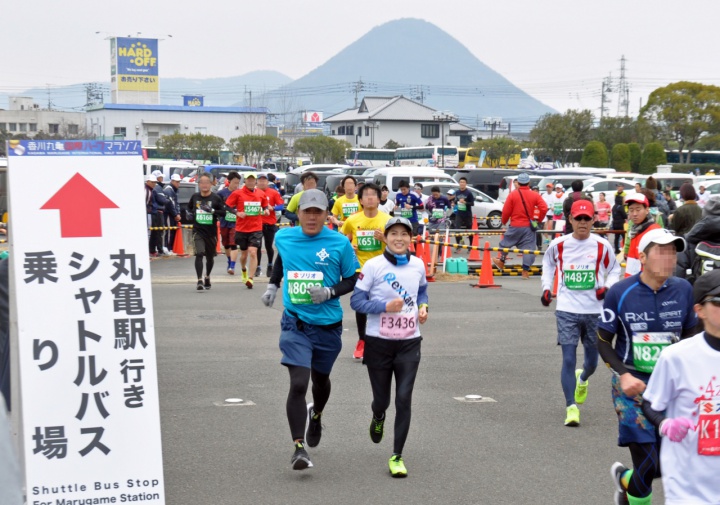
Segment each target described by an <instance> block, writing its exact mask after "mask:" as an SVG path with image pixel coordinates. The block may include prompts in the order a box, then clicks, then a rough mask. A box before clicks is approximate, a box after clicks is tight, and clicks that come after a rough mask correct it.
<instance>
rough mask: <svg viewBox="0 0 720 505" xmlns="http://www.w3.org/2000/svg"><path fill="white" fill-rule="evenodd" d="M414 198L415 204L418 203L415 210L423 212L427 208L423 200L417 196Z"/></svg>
mask: <svg viewBox="0 0 720 505" xmlns="http://www.w3.org/2000/svg"><path fill="white" fill-rule="evenodd" d="M413 196H414V197H415V202H416V204H415V210H423V209H424V208H425V206H424V205H423V201H422V199H421V198H420V197H419V196H417V195H413Z"/></svg>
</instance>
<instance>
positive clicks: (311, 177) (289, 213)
mask: <svg viewBox="0 0 720 505" xmlns="http://www.w3.org/2000/svg"><path fill="white" fill-rule="evenodd" d="M317 183H318V176H317V175H315V174H314V173H312V172H303V174H302V175H301V176H300V184H299V185H300V186H302V190H301V191H296V192H295V194H294V195H293V196H292V198H290V201H289V202H288V204H287V208H286V209H285V217H286V218H287V219H288V221H290V223H292V226H295V223H297V208H298V203H299V202H300V197H301V196H302V194H303V191H307V190H308V189H316V188H317Z"/></svg>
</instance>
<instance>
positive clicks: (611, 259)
mask: <svg viewBox="0 0 720 505" xmlns="http://www.w3.org/2000/svg"><path fill="white" fill-rule="evenodd" d="M594 215H595V209H594V206H593V204H592V203H590V202H588V201H587V200H578V201H576V202H575V203H574V204H573V205H572V208H571V209H570V215H569V216H568V217H569V220H570V224H571V225H572V227H573V232H572V234H571V235H563V236H561V237H558V238H556V239H555V240H553V241H552V242H550V245H549V246H548V250H547V251H545V257H544V258H543V274H542V289H543V293H542V297H541V301H542V304H543V305H545V306H546V307H548V306H550V303H552V288H553V277H554V276H555V272H556V269H557V276H558V296H557V310H556V312H555V317H556V318H557V331H558V345H560V346H561V347H562V356H563V364H562V368H561V370H560V383H561V385H562V389H563V393H565V408H566V417H565V426H579V425H580V410H579V409H578V405H582V404H583V403H585V400H586V399H587V391H588V379H589V377H590V376H591V375H592V374H593V373H594V372H595V369H596V368H597V364H598V351H597V325H598V317H599V316H600V313H601V312H602V301H601V300H602V299H603V298H604V296H605V292H606V291H607V290H608V288H610V287H611V286H612V285H613V284H615V283H616V282H617V281H618V279H619V278H620V265H619V264H618V262H617V260H616V259H615V255H614V254H613V248H612V246H611V245H610V243H609V242H608V241H607V240H605V239H604V238H601V237H599V236H597V235H592V234H591V233H590V231H591V229H592V225H593V222H594V221H595V218H594ZM579 342H582V344H583V349H584V350H585V362H584V364H583V367H582V368H580V369H577V370H576V369H575V363H576V362H577V347H578V343H579Z"/></svg>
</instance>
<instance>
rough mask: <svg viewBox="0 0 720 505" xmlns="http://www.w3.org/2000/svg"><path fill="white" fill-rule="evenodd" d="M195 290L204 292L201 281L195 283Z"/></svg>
mask: <svg viewBox="0 0 720 505" xmlns="http://www.w3.org/2000/svg"><path fill="white" fill-rule="evenodd" d="M195 289H197V290H198V291H205V286H203V281H198V283H197V288H195Z"/></svg>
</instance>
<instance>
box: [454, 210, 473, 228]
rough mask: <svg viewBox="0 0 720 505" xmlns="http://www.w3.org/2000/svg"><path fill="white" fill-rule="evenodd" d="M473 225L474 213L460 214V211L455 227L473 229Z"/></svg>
mask: <svg viewBox="0 0 720 505" xmlns="http://www.w3.org/2000/svg"><path fill="white" fill-rule="evenodd" d="M472 225H473V216H472V214H467V215H466V214H460V213H458V214H457V216H456V217H455V228H457V229H463V230H470V229H472Z"/></svg>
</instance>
